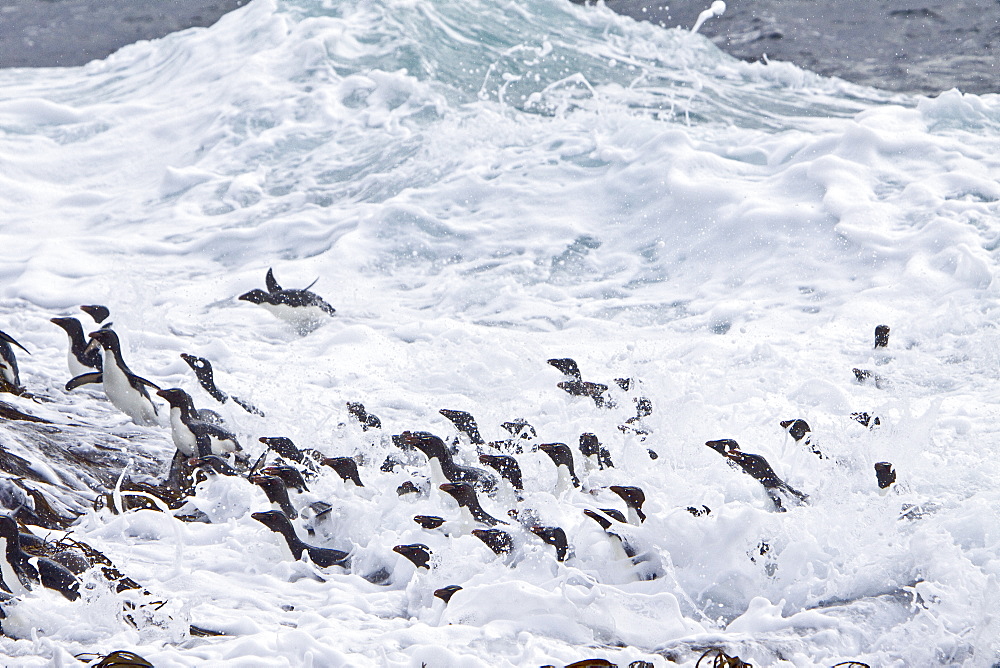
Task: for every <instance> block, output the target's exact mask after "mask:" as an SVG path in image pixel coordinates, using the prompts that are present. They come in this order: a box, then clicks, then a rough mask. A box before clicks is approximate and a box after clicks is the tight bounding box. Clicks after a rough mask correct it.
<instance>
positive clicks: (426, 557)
mask: <svg viewBox="0 0 1000 668" xmlns="http://www.w3.org/2000/svg"><path fill="white" fill-rule="evenodd" d="M392 551H393V552H395V553H396V554H401V555H403V556H404V557H406V558H407V560H409V562H410V563H412V564H413V565H414V566H416V567H417V568H423V569H426V570H430V568H431V567H430V561H431V549H430V548H429V547H427V546H426V545H424V544H423V543H411V544H409V545H397V546H395V547H394V548H392Z"/></svg>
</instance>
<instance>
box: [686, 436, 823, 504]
mask: <svg viewBox="0 0 1000 668" xmlns="http://www.w3.org/2000/svg"><path fill="white" fill-rule="evenodd" d="M705 445H707V446H708V447H710V448H712V449H713V450H715V451H716V452H718V453H719V454H721V455H722V456H723V457H725V458H726V459H728V460H729V461H730V462H733V463H734V464H736V465H737V466H739V467H740V468H741V469H743V472H744V473H746V474H747V475H749V476H752V477H753V478H754V479H755V480H757V481H758V482H759V483H760V484H761V485H762V486H763V487H764V491H765V492H767V495H768V497H770V499H771V501H772V502H773V503H774V509H775V510H776V511H777V512H779V513H783V512H785V511H786V510H788V509H787V508H785V506H784V502H783V501H782V494H785V495H786V497H785V498H791V499H794V500H795V501H796V502H797V503H805V502H806V500H807V499H808V498H809V495H808V494H803V493H802V492H800V491H798V490H797V489H795V488H793V487H792V486H791V485H789V484H788V483H786V482H785V481H784V480H782V479H781V478H779V477H778V475H777V474H776V473H775V472H774V469H773V468H771V465H770V464H769V463H768V461H767V460H766V459H764V457H763V456H761V455H755V454H752V453H749V452H743V451H741V450H740V446H739V443H737V442H736V441H734V440H733V439H731V438H726V439H721V440H718V441H707V442H706V443H705ZM727 449H728V450H727Z"/></svg>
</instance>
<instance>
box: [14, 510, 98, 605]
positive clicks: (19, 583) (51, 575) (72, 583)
mask: <svg viewBox="0 0 1000 668" xmlns="http://www.w3.org/2000/svg"><path fill="white" fill-rule="evenodd" d="M0 550H2V551H3V558H2V559H0V575H2V580H0V585H3V588H4V589H5V590H7V591H9V592H10V593H12V594H23V593H25V592H26V591H27V590H28V589H30V588H31V586H32V585H33V584H41V585H42V586H43V587H45V588H46V589H53V590H55V591H58V592H59V593H60V594H62V595H63V596H65V597H66V598H68V599H69V600H71V601H75V600H76V599H78V598H80V581H79V580H77V578H76V576H75V575H73V572H72V571H70V570H69V569H68V568H66V567H65V566H63V565H62V564H60V563H58V562H56V561H54V560H52V559H48V558H46V557H33V556H31V555H29V554H28V553H27V552H25V551H24V550H23V549H21V536H20V532H19V531H18V528H17V522H16V521H15V520H14V518H13V517H11V516H10V515H0Z"/></svg>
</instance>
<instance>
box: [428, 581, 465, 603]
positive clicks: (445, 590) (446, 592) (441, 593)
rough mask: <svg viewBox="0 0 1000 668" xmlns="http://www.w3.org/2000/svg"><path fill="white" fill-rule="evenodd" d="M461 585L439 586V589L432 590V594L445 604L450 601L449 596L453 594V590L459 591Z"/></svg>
mask: <svg viewBox="0 0 1000 668" xmlns="http://www.w3.org/2000/svg"><path fill="white" fill-rule="evenodd" d="M461 589H462V587H460V586H459V585H448V586H447V587H441V588H440V589H435V590H434V596H435V597H436V598H439V599H441V600H442V601H444V602H445V605H447V604H448V602H449V601H451V597H452V596H454V595H455V592H457V591H461Z"/></svg>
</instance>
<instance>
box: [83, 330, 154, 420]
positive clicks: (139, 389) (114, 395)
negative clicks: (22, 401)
mask: <svg viewBox="0 0 1000 668" xmlns="http://www.w3.org/2000/svg"><path fill="white" fill-rule="evenodd" d="M88 336H90V338H92V339H94V340H95V341H97V342H98V343H100V344H101V348H103V349H104V359H103V362H102V366H103V369H102V371H100V372H91V373H85V374H82V375H80V376H77V377H76V378H74V379H73V380H71V381H69V382H68V383H66V389H67V390H72V389H73V388H76V387H80V386H81V385H85V384H87V383H92V382H95V380H94V378H95V377H97V376H100V378H101V382H103V384H104V393H105V394H106V395H108V399H109V400H110V401H111V403H112V404H114V406H115V408H117V409H118V410H120V411H122V412H123V413H125V414H126V415H128V416H129V417H130V418H132V421H133V422H135V423H136V424H141V425H154V424H156V416H157V414H158V413H157V410H156V404H154V403H153V400H152V399H151V398H150V396H149V392H148V391H147V390H146V388H147V387H151V388H153V389H154V390H159V389H160V388H159V386H158V385H156V384H155V383H152V382H150V381H148V380H146V379H145V378H142V377H140V376H137V375H135V374H134V373H132V370H131V369H129V368H128V365H127V364H125V360H124V359H123V358H122V350H121V342H120V341H119V340H118V334H116V333H115V331H114V330H112V329H99V330H97V331H96V332H91V333H90V334H89V335H88Z"/></svg>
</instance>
